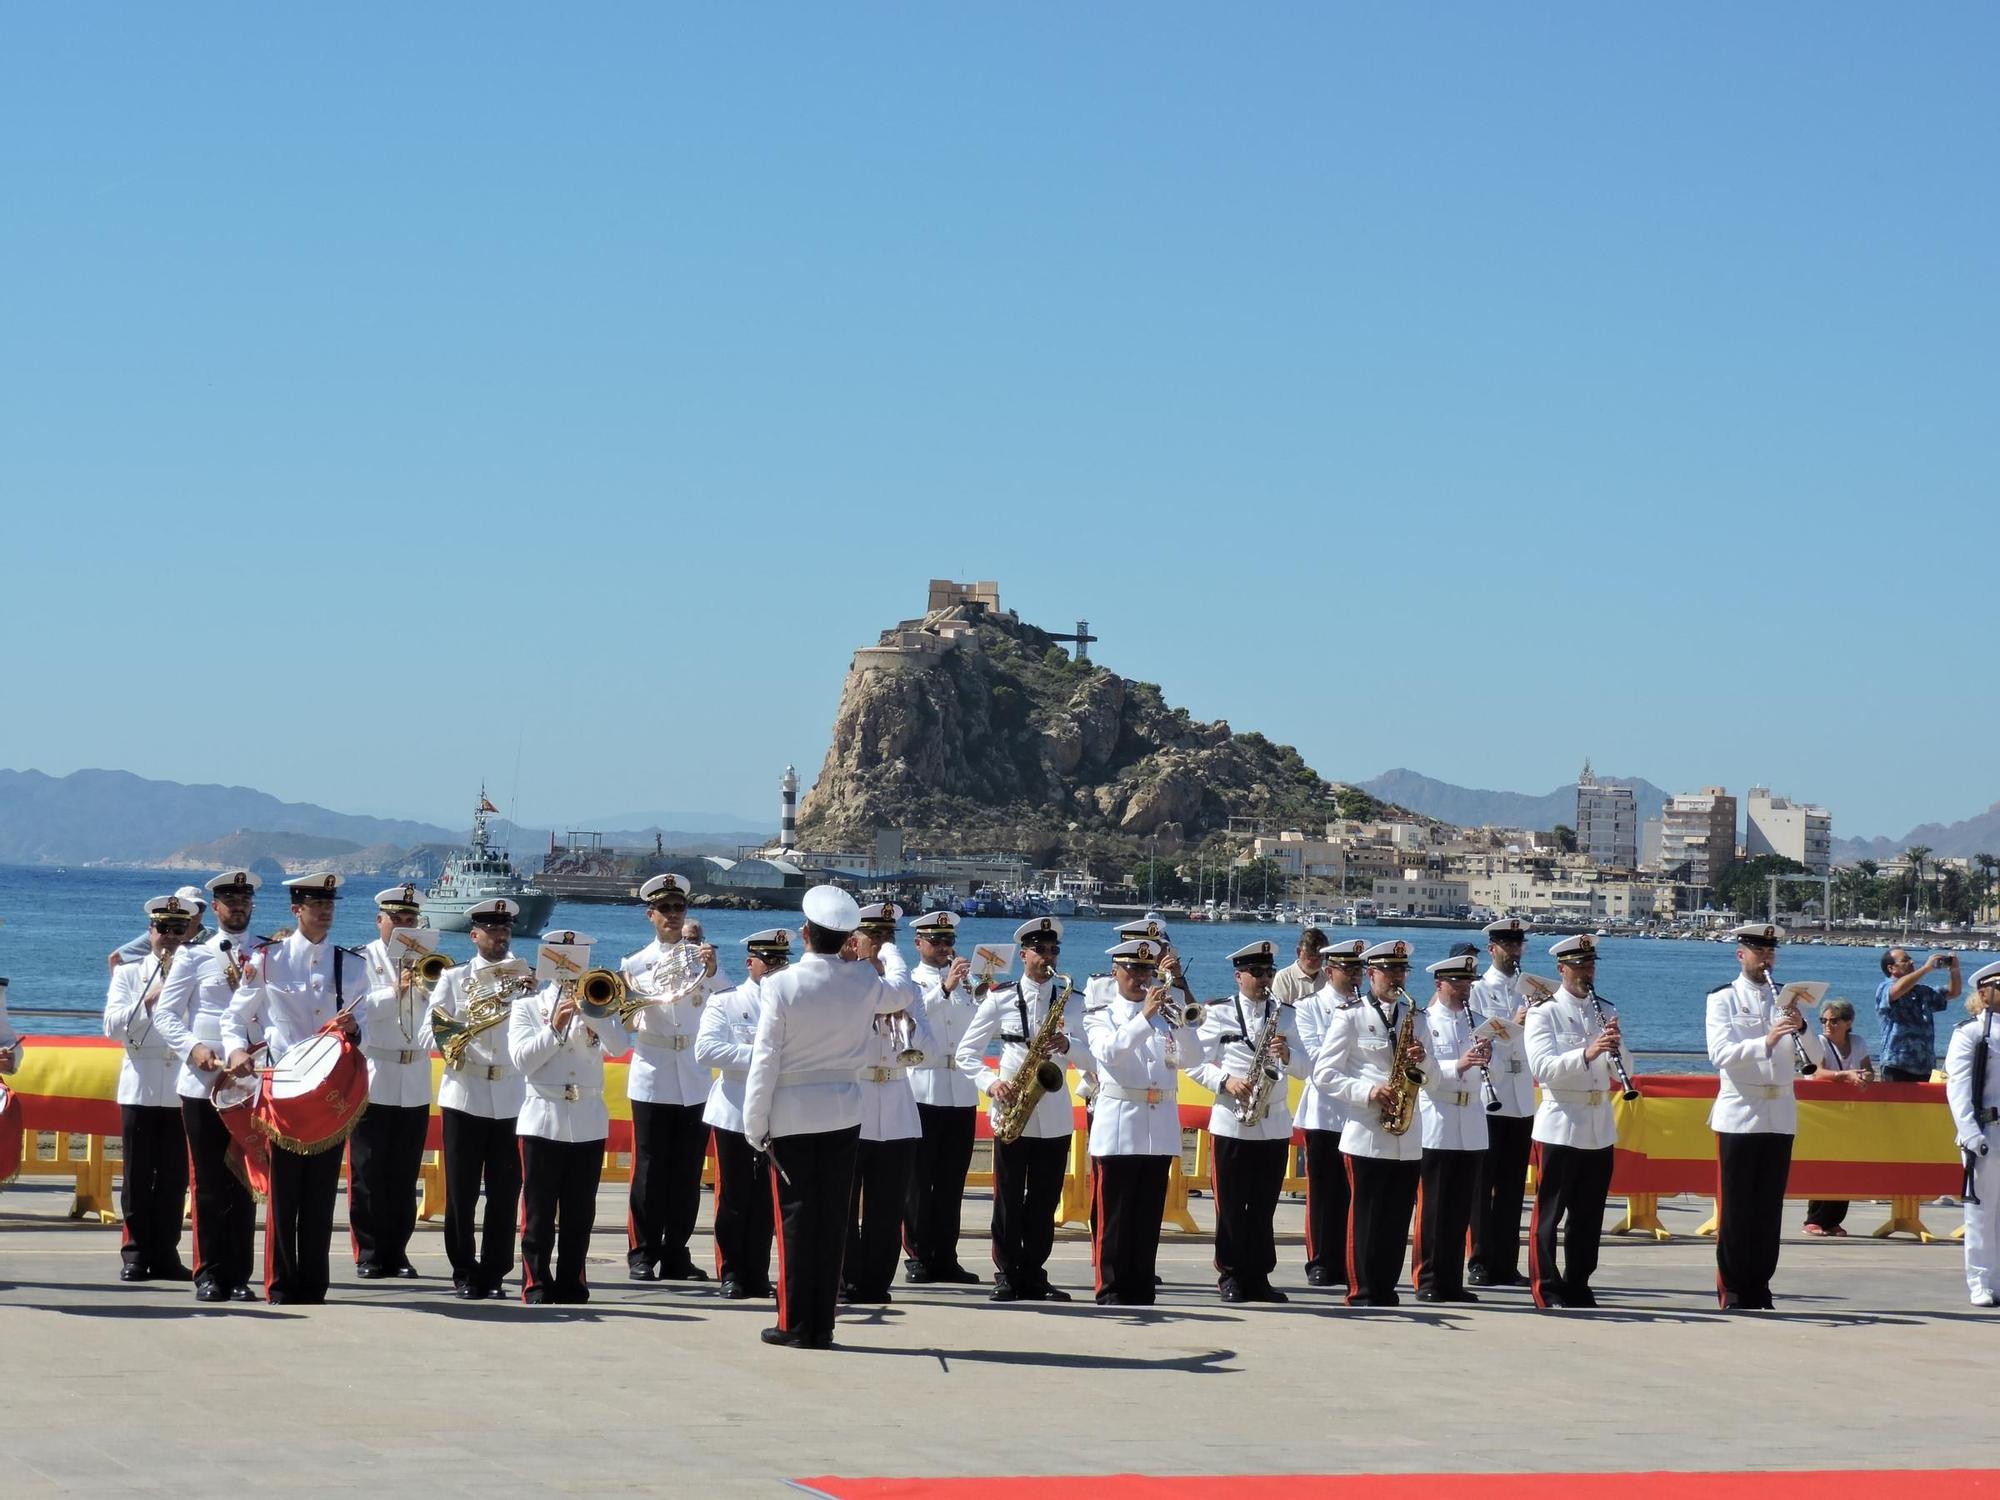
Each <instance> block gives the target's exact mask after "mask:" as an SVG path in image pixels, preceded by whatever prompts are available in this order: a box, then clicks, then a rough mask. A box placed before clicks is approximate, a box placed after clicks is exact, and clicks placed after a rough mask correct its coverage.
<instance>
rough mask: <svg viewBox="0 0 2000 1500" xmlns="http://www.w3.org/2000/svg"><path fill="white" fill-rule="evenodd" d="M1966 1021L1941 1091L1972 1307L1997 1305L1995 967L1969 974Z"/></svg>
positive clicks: (1999, 1094)
mask: <svg viewBox="0 0 2000 1500" xmlns="http://www.w3.org/2000/svg"><path fill="white" fill-rule="evenodd" d="M1965 1008H1966V1009H1967V1010H1968V1011H1970V1012H1971V1013H1972V1016H1971V1019H1970V1020H1966V1021H1961V1022H1959V1024H1958V1025H1957V1026H1956V1027H1955V1028H1953V1030H1952V1033H1951V1041H1950V1043H1949V1044H1948V1045H1947V1046H1946V1048H1945V1056H1944V1076H1945V1086H1944V1093H1945V1099H1946V1101H1947V1102H1948V1103H1949V1104H1950V1105H1951V1128H1952V1134H1953V1135H1954V1136H1955V1137H1957V1140H1958V1149H1959V1150H1960V1151H1961V1152H1963V1153H1964V1155H1965V1187H1964V1189H1963V1191H1962V1192H1961V1194H1960V1196H1961V1197H1962V1198H1963V1199H1964V1200H1965V1284H1966V1286H1967V1288H1968V1289H1970V1291H1971V1294H1972V1305H1973V1306H1974V1307H2000V1180H1996V1174H1995V1173H1994V1170H1993V1167H1992V1165H1991V1163H1992V1162H1994V1161H1995V1160H1996V1159H2000V1156H1997V1155H1996V1153H1995V1152H1994V1150H1993V1148H1994V1146H1996V1145H2000V1069H1995V1068H1994V1066H1993V1012H1994V1011H1995V1009H2000V963H1991V964H1988V965H1986V967H1985V968H1983V969H1980V970H1979V971H1978V972H1976V973H1975V974H1974V975H1973V976H1972V994H1971V996H1970V997H1968V998H1967V1000H1966V1002H1965Z"/></svg>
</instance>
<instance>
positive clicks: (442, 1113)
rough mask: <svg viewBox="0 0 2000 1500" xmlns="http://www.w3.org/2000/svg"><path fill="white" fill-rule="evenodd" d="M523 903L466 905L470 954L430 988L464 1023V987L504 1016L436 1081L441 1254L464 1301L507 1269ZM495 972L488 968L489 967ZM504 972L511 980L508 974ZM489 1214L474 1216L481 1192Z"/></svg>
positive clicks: (489, 1287) (513, 1212) (521, 1091)
mask: <svg viewBox="0 0 2000 1500" xmlns="http://www.w3.org/2000/svg"><path fill="white" fill-rule="evenodd" d="M519 912H520V908H519V907H518V906H516V905H515V904H514V903H513V902H512V901H509V900H508V899H507V898H506V897H505V896H495V897H494V898H492V899H491V900H489V901H481V902H479V903H478V904H477V905H475V906H474V907H472V908H471V909H470V910H469V911H468V912H467V913H466V917H467V919H468V921H469V922H470V923H471V933H472V957H471V959H470V960H468V961H467V962H465V963H462V964H454V965H453V966H452V967H451V968H449V969H446V970H445V971H444V977H443V978H441V979H439V980H438V982H437V988H436V989H435V990H434V991H432V994H431V1010H432V1012H433V1013H434V1014H436V1015H439V1016H442V1017H443V1018H444V1019H445V1020H447V1021H459V1022H463V1021H464V1020H466V1018H467V1016H468V1014H469V1012H470V1010H471V1008H472V1000H471V996H470V995H469V994H468V988H470V989H472V990H473V991H475V992H479V993H490V994H493V995H496V996H497V997H498V998H497V999H495V1000H494V1001H492V1002H491V1004H493V1005H497V1006H498V1007H499V1010H500V1012H501V1013H502V1014H503V1015H505V1017H506V1019H505V1020H503V1021H501V1022H500V1023H499V1024H498V1025H495V1026H489V1027H487V1028H486V1029H485V1030H483V1031H481V1032H479V1033H478V1034H477V1035H475V1036H472V1037H470V1038H468V1039H467V1040H466V1043H465V1051H464V1053H463V1054H462V1055H461V1057H460V1058H459V1065H458V1066H457V1067H456V1068H454V1067H451V1066H449V1065H447V1066H446V1068H445V1071H444V1077H443V1079H442V1080H441V1081H440V1082H439V1084H438V1117H439V1121H440V1124H441V1127H442V1131H443V1144H444V1253H445V1258H446V1259H447V1260H448V1261H450V1262H451V1285H452V1292H453V1294H454V1295H456V1296H458V1297H460V1298H463V1299H465V1300H466V1301H476V1300H478V1299H479V1298H481V1297H504V1296H505V1295H506V1289H505V1287H504V1286H503V1285H502V1283H504V1282H505V1281H506V1279H507V1273H508V1272H509V1271H511V1270H512V1269H513V1268H514V1234H515V1226H516V1222H517V1218H518V1216H519V1214H520V1211H521V1148H520V1144H519V1139H518V1133H517V1124H518V1121H519V1117H520V1113H521V1103H522V1100H523V1098H524V1097H525V1096H526V1094H527V1085H526V1084H524V1083H523V1082H522V1081H521V1075H520V1073H519V1072H518V1071H517V1070H516V1069H515V1067H514V1063H513V1059H512V1058H511V1057H510V1056H509V1055H508V1051H507V1036H506V1027H507V1026H508V1025H509V1024H510V1023H511V1021H512V1019H513V1002H514V1000H515V998H516V992H517V991H519V990H521V989H524V988H532V984H531V983H530V981H529V979H528V969H527V966H526V965H525V964H524V963H522V961H521V960H520V959H518V958H515V957H514V955H513V945H514V918H515V917H516V916H517V915H518V914H519ZM495 969H499V970H500V971H501V972H500V973H499V974H497V975H496V974H495V973H494V972H493V971H494V970H495ZM510 974H514V975H518V977H514V978H509V977H508V976H509V975H510ZM482 1181H483V1182H484V1184H485V1188H486V1213H485V1217H484V1220H483V1221H482V1220H481V1218H480V1216H479V1190H480V1185H481V1183H482Z"/></svg>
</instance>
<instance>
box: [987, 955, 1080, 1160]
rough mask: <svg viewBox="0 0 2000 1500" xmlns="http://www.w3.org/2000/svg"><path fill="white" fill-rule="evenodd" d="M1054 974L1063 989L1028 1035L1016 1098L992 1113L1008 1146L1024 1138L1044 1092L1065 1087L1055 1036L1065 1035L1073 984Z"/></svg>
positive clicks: (995, 1133)
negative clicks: (1067, 1010)
mask: <svg viewBox="0 0 2000 1500" xmlns="http://www.w3.org/2000/svg"><path fill="white" fill-rule="evenodd" d="M1055 977H1056V978H1057V979H1060V980H1061V981H1062V988H1061V989H1060V990H1058V991H1057V992H1056V997H1055V999H1053V1000H1051V1001H1050V1002H1049V1013H1048V1014H1047V1015H1046V1016H1044V1017H1042V1024H1041V1025H1040V1026H1038V1027H1036V1028H1035V1034H1034V1036H1032V1037H1030V1038H1029V1040H1028V1055H1027V1056H1026V1057H1024V1058H1022V1059H1021V1066H1020V1067H1019V1068H1017V1069H1015V1070H1014V1080H1013V1081H1014V1085H1015V1087H1014V1097H1013V1098H1012V1099H1010V1100H1008V1101H1007V1102H1006V1103H1005V1104H1003V1105H1001V1106H1000V1108H999V1110H998V1111H997V1112H996V1113H995V1114H994V1116H993V1139H994V1140H996V1141H999V1142H1001V1143H1002V1144H1005V1145H1011V1144H1012V1143H1013V1142H1015V1141H1018V1140H1019V1139H1020V1138H1021V1132H1022V1131H1024V1130H1026V1129H1027V1128H1028V1121H1029V1120H1030V1119H1031V1118H1033V1116H1034V1113H1035V1106H1036V1105H1038V1104H1040V1103H1041V1102H1042V1095H1044V1094H1050V1093H1054V1092H1055V1091H1056V1090H1057V1089H1059V1088H1061V1087H1062V1086H1063V1066H1062V1064H1061V1063H1059V1062H1057V1061H1056V1060H1055V1056H1056V1038H1057V1037H1059V1036H1061V1035H1062V1029H1063V1024H1062V1020H1063V1006H1064V1005H1065V1004H1067V1003H1068V1001H1069V992H1070V989H1071V985H1070V978H1069V975H1067V974H1058V975H1056V976H1055Z"/></svg>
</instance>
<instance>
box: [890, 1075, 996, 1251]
mask: <svg viewBox="0 0 2000 1500" xmlns="http://www.w3.org/2000/svg"><path fill="white" fill-rule="evenodd" d="M917 1116H918V1118H919V1119H921V1120H922V1121H923V1126H924V1134H923V1138H922V1139H921V1140H919V1141H918V1142H917V1150H916V1156H915V1158H914V1159H913V1160H912V1161H911V1163H910V1190H909V1192H908V1194H907V1195H906V1196H905V1198H904V1201H903V1249H904V1251H905V1253H906V1254H908V1256H909V1257H910V1260H911V1262H912V1263H913V1264H914V1265H915V1266H918V1267H921V1268H922V1269H924V1270H926V1271H954V1270H957V1269H959V1264H958V1225H959V1217H960V1213H961V1210H962V1208H963V1206H964V1202H965V1174H966V1172H967V1171H968V1170H969V1169H970V1168H971V1166H972V1138H973V1135H974V1134H975V1132H976V1127H977V1125H978V1122H979V1109H978V1107H977V1106H976V1105H971V1104H967V1105H962V1106H961V1105H956V1104H919V1105H918V1106H917Z"/></svg>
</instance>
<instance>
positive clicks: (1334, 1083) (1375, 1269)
mask: <svg viewBox="0 0 2000 1500" xmlns="http://www.w3.org/2000/svg"><path fill="white" fill-rule="evenodd" d="M1361 961H1362V963H1363V964H1364V965H1366V966H1367V970H1368V996H1367V998H1366V1000H1364V1001H1363V1003H1361V1004H1359V1005H1354V1006H1349V1007H1348V1008H1346V1009H1345V1010H1337V1011H1335V1012H1334V1013H1333V1014H1332V1016H1331V1017H1329V1018H1328V1022H1327V1028H1326V1039H1325V1040H1324V1041H1322V1042H1321V1043H1320V1049H1319V1056H1318V1057H1317V1058H1315V1059H1314V1060H1313V1071H1312V1078H1313V1082H1314V1083H1315V1084H1316V1085H1318V1086H1319V1087H1320V1088H1323V1089H1325V1090H1327V1091H1328V1092H1329V1093H1331V1094H1334V1095H1336V1096H1337V1097H1339V1098H1340V1099H1341V1100H1343V1101H1345V1103H1346V1105H1347V1123H1346V1124H1345V1125H1343V1126H1342V1127H1341V1131H1340V1151H1341V1155H1342V1156H1343V1157H1344V1158H1345V1159H1346V1162H1347V1183H1348V1190H1349V1193H1350V1195H1351V1201H1350V1203H1349V1207H1348V1219H1347V1305H1348V1306H1349V1307H1395V1306H1397V1305H1399V1303H1400V1302H1401V1300H1402V1299H1401V1298H1400V1297H1398V1296H1397V1295H1396V1273H1397V1271H1399V1270H1400V1269H1401V1268H1402V1264H1403V1244H1404V1241H1405V1240H1407V1239H1408V1238H1409V1233H1410V1213H1411V1210H1412V1209H1414V1208H1415V1207H1416V1202H1417V1187H1418V1184H1419V1182H1420V1181H1421V1180H1422V1174H1423V1165H1422V1158H1423V1137H1422V1135H1421V1134H1420V1133H1418V1134H1412V1133H1411V1132H1410V1131H1409V1130H1405V1131H1404V1132H1403V1133H1402V1134H1400V1135H1391V1134H1390V1133H1389V1132H1388V1131H1387V1130H1385V1129H1383V1128H1382V1126H1383V1111H1385V1110H1387V1109H1388V1108H1389V1107H1390V1105H1391V1103H1392V1102H1393V1100H1394V1096H1395V1090H1396V1087H1397V1085H1396V1084H1395V1083H1394V1082H1393V1081H1392V1078H1393V1075H1394V1071H1395V1070H1396V1069H1403V1068H1407V1069H1416V1070H1418V1071H1419V1072H1420V1073H1421V1076H1422V1079H1423V1081H1424V1082H1425V1083H1429V1082H1430V1081H1431V1080H1433V1079H1434V1078H1436V1076H1437V1064H1436V1063H1434V1062H1433V1061H1432V1060H1431V1055H1430V1052H1429V1051H1428V1050H1427V1049H1426V1048H1425V1046H1424V1041H1423V1028H1422V1027H1420V1026H1415V1025H1414V1023H1413V1024H1412V1030H1411V1036H1410V1043H1409V1046H1408V1048H1407V1049H1405V1050H1404V1052H1403V1053H1402V1055H1401V1056H1398V1055H1397V1054H1396V1040H1397V1036H1398V1033H1399V1032H1400V1030H1401V1028H1402V1025H1403V1022H1404V1020H1405V1019H1406V1017H1408V1016H1409V1014H1410V1013H1411V1011H1412V1010H1413V1009H1414V1006H1413V1003H1412V1002H1411V1000H1410V997H1409V996H1408V995H1406V994H1404V993H1403V980H1404V978H1405V977H1406V976H1407V975H1408V973H1409V971H1410V945H1409V944H1408V943H1406V942H1404V941H1402V940H1401V939H1400V938H1397V939H1393V940H1391V941H1389V942H1386V943H1377V944H1376V945H1375V946H1374V947H1372V948H1369V949H1367V950H1366V951H1364V952H1363V953H1362V955H1361Z"/></svg>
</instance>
